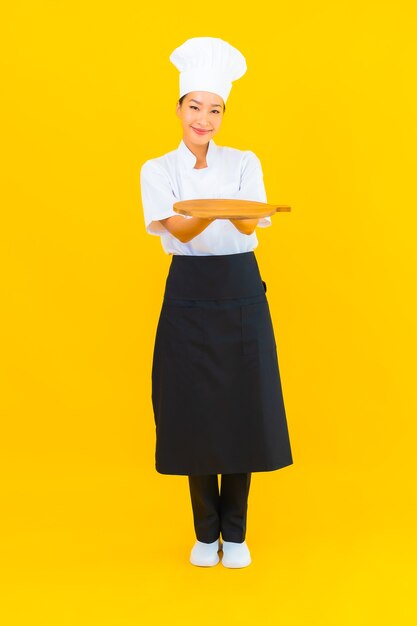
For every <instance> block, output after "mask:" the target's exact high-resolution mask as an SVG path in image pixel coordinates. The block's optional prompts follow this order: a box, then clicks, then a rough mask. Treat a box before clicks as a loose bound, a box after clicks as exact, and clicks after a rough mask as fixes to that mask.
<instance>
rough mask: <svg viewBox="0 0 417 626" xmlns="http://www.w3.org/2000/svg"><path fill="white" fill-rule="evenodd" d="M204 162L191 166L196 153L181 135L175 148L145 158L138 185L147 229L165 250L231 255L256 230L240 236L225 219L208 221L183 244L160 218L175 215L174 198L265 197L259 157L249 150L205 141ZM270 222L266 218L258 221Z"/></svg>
mask: <svg viewBox="0 0 417 626" xmlns="http://www.w3.org/2000/svg"><path fill="white" fill-rule="evenodd" d="M206 162H207V167H205V168H201V169H195V168H194V165H195V163H196V157H195V155H194V154H193V153H192V152H191V150H190V149H189V148H188V147H187V146H186V144H185V143H184V141H183V140H182V139H181V141H180V144H179V146H178V148H177V149H176V150H172V151H171V152H168V153H167V154H164V155H163V156H160V157H157V158H154V159H149V160H148V161H146V162H145V163H144V164H143V165H142V167H141V170H140V186H141V195H142V205H143V215H144V220H145V228H146V231H147V232H148V233H149V234H150V235H157V236H160V238H161V244H162V247H163V249H164V251H165V253H166V254H189V255H209V254H236V253H239V252H249V251H250V250H254V249H255V248H256V247H257V245H258V239H257V236H256V229H255V231H254V232H253V233H252V234H250V235H245V234H243V233H241V232H239V231H238V230H237V228H236V227H235V226H234V225H233V224H232V222H231V221H230V220H228V219H216V220H213V221H212V222H211V223H210V224H209V225H208V226H207V227H206V228H205V229H204V230H203V231H202V232H201V233H199V234H198V235H196V236H195V237H194V238H193V239H191V240H190V241H188V242H187V243H183V242H181V241H180V240H179V239H177V237H174V236H173V235H172V234H171V233H170V232H169V231H168V229H166V228H165V226H164V225H163V224H162V223H161V222H159V220H161V219H164V218H167V217H171V216H180V217H182V218H184V219H189V218H190V216H186V215H180V214H179V213H177V212H176V211H174V209H173V206H172V205H173V204H174V202H178V201H180V200H192V199H196V198H198V199H200V198H240V199H241V200H255V201H257V202H267V199H266V192H265V187H264V182H263V173H262V166H261V163H260V160H259V158H258V157H257V156H256V154H255V153H254V152H252V151H251V150H238V149H236V148H230V147H227V146H218V145H217V144H216V143H215V142H214V141H213V139H211V140H210V142H209V145H208V150H207V154H206ZM270 225H271V218H270V217H263V218H260V219H259V222H258V224H257V226H260V227H263V228H265V227H267V226H270Z"/></svg>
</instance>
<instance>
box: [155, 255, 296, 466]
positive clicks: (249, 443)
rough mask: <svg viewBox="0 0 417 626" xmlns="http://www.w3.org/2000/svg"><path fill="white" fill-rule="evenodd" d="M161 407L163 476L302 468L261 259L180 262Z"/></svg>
mask: <svg viewBox="0 0 417 626" xmlns="http://www.w3.org/2000/svg"><path fill="white" fill-rule="evenodd" d="M152 405H153V411H154V419H155V428H156V451H155V466H156V470H157V471H158V472H159V473H161V474H180V475H193V474H233V473H242V472H264V471H270V470H276V469H279V468H281V467H284V466H287V465H291V464H292V463H293V459H292V455H291V446H290V440H289V434H288V428H287V420H286V414H285V408H284V401H283V396H282V389H281V380H280V374H279V367H278V357H277V347H276V342H275V337H274V330H273V326H272V320H271V315H270V311H269V305H268V301H267V297H266V283H265V282H264V281H263V280H262V279H261V276H260V273H259V268H258V263H257V260H256V257H255V254H254V252H253V251H250V252H243V253H237V254H223V255H205V256H194V255H177V254H174V255H173V256H172V261H171V265H170V268H169V272H168V276H167V280H166V286H165V293H164V299H163V303H162V308H161V312H160V316H159V321H158V326H157V330H156V337H155V345H154V352H153V362H152Z"/></svg>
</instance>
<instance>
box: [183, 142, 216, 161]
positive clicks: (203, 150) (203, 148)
mask: <svg viewBox="0 0 417 626" xmlns="http://www.w3.org/2000/svg"><path fill="white" fill-rule="evenodd" d="M182 140H183V142H184V143H185V145H186V146H187V148H188V149H189V150H191V152H192V153H193V154H194V155H195V157H196V159H197V163H205V161H206V155H207V152H208V146H209V143H210V142H207V143H206V144H203V145H201V144H196V143H191V142H188V141H186V140H185V139H184V137H183V139H182Z"/></svg>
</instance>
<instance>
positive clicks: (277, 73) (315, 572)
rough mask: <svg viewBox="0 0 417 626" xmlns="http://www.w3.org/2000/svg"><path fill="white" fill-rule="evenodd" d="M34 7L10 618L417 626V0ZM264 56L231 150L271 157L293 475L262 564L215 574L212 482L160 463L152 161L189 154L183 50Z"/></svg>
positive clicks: (271, 485)
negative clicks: (198, 482) (203, 45)
mask: <svg viewBox="0 0 417 626" xmlns="http://www.w3.org/2000/svg"><path fill="white" fill-rule="evenodd" d="M146 5H147V6H143V5H142V3H139V2H124V1H120V2H116V3H108V2H104V3H103V2H86V3H81V2H79V1H76V2H52V1H40V2H14V3H12V2H9V3H7V6H6V8H4V9H2V17H1V20H0V23H1V24H2V26H1V33H0V35H1V36H0V41H1V54H0V64H1V80H0V91H1V111H0V113H1V118H0V119H1V144H2V163H1V180H2V182H1V196H2V197H1V205H2V209H1V210H2V214H1V247H0V249H1V255H2V259H1V266H2V276H3V277H2V280H1V284H2V290H1V291H2V300H3V302H2V306H1V312H2V318H3V319H2V324H1V330H2V337H1V341H2V359H1V367H2V373H1V380H2V384H3V388H2V392H1V412H2V421H1V451H0V452H1V454H0V456H1V465H2V467H1V471H2V491H1V504H2V508H3V511H2V513H1V515H0V524H1V533H0V537H1V539H0V540H1V546H0V548H1V559H0V561H1V564H0V571H1V586H0V587H1V592H0V594H1V596H2V597H1V601H0V607H1V608H0V611H1V613H2V615H1V618H2V619H1V621H2V623H4V624H5V625H7V626H14V625H15V624H19V625H25V626H29V625H30V626H35V625H38V624H39V625H42V626H46V625H48V626H49V624H51V625H53V626H61V625H62V626H63V625H65V626H67V625H77V626H96V625H97V626H107V625H112V626H130V625H136V624H144V625H153V624H175V625H176V624H181V625H183V626H188V625H189V624H202V625H204V624H213V623H219V624H229V625H232V626H233V625H235V624H236V625H237V624H239V626H242V625H245V626H246V625H252V624H254V623H255V622H256V623H259V624H261V625H262V626H270V625H271V626H272V625H276V624H282V625H283V626H327V625H332V626H345V625H349V626H350V625H352V626H362V625H368V624H375V625H376V624H378V625H380V624H390V625H392V624H395V625H398V624H401V625H405V624H407V625H408V624H414V623H415V620H416V617H417V616H416V613H417V612H416V606H415V604H414V603H413V601H412V595H413V593H412V592H413V587H414V585H415V582H416V580H415V559H416V535H415V528H416V521H417V520H416V508H415V481H416V472H415V457H416V454H415V447H416V446H415V441H416V440H415V433H416V427H415V420H416V416H417V411H416V408H417V407H416V395H415V387H416V382H415V376H416V359H415V355H416V347H417V346H416V343H417V342H416V326H415V320H416V298H415V287H416V274H415V270H416V252H415V248H416V229H415V224H416V220H415V215H416V206H417V205H416V192H415V173H416V157H415V155H416V143H417V133H416V119H417V118H416V112H417V111H416V109H417V108H416V59H417V50H416V37H415V26H416V20H415V16H414V15H413V13H412V6H413V3H412V2H409V3H407V2H402V1H397V2H385V1H382V2H376V1H375V2H363V1H361V2H359V1H358V0H353V1H352V0H350V1H349V2H347V1H342V2H332V1H330V0H328V1H320V0H319V1H316V2H306V1H302V2H297V1H295V2H291V3H287V2H285V3H278V4H277V3H273V2H270V3H267V2H264V1H262V0H261V1H260V2H257V3H256V4H255V6H254V5H253V4H250V3H248V4H243V3H242V2H233V3H228V2H217V3H184V2H181V3H174V2H169V3H168V2H167V3H165V2H164V3H160V2H159V3H156V2H151V3H146ZM207 35H208V36H215V37H221V38H223V39H225V40H226V41H229V42H230V43H231V44H233V45H235V46H236V47H237V48H238V49H240V50H241V51H242V52H243V53H244V55H245V57H246V60H247V64H248V71H247V73H246V74H245V76H244V77H242V78H241V79H240V80H239V81H236V83H234V86H233V89H232V92H231V95H230V97H229V100H228V103H227V111H226V116H225V118H224V121H223V124H222V128H221V130H220V132H219V134H218V135H216V138H215V141H216V143H218V144H220V145H230V146H233V147H236V148H239V149H250V150H253V151H254V152H255V153H256V154H257V155H258V156H259V158H260V159H261V162H262V165H263V170H264V179H265V185H266V190H267V195H268V200H269V201H270V202H276V203H288V204H289V205H290V206H291V207H292V211H291V213H289V214H288V213H286V214H277V215H275V216H274V217H273V218H272V219H273V226H272V227H270V228H269V229H260V228H259V229H257V234H258V238H259V247H258V248H257V250H256V256H257V259H258V263H259V265H260V269H261V273H262V277H263V279H264V280H265V281H266V282H267V285H268V298H269V304H270V310H271V315H272V318H273V323H274V329H275V334H276V339H277V345H278V354H279V362H280V368H281V376H282V384H283V391H284V399H285V404H286V409H287V419H288V425H289V430H290V437H291V443H292V448H293V457H294V465H293V466H290V467H287V468H284V469H282V470H280V471H276V472H269V473H255V474H253V477H252V486H251V492H250V496H249V509H248V529H247V537H246V538H247V542H248V545H249V547H250V549H251V552H252V558H253V562H252V565H251V566H250V567H248V568H245V569H241V570H227V569H226V568H224V567H223V566H222V565H221V564H219V565H218V566H217V567H215V568H198V567H194V566H192V565H191V564H190V563H189V561H188V558H189V551H190V549H191V547H192V545H193V543H194V540H195V535H194V529H193V522H192V512H191V504H190V500H189V492H188V484H187V479H186V478H185V477H181V476H163V475H160V474H158V473H156V471H155V469H154V423H153V415H152V407H151V396H150V393H151V387H150V382H151V381H150V365H151V356H152V349H153V341H154V335H155V330H156V324H157V320H158V315H159V311H160V306H161V301H162V295H163V290H164V284H165V279H166V275H167V271H168V267H169V262H170V257H168V256H167V255H165V254H164V252H163V250H162V247H161V244H160V240H159V239H158V238H157V237H153V236H150V235H148V234H147V233H146V232H145V228H144V220H143V214H142V206H141V201H140V189H139V170H140V166H141V164H142V163H143V162H144V161H145V160H147V159H149V158H153V157H156V156H160V155H162V154H164V153H165V152H167V151H169V150H172V149H174V148H176V147H177V145H178V143H179V141H180V139H181V132H180V131H181V129H180V124H179V121H178V120H177V118H176V117H175V114H174V111H175V102H176V99H177V97H178V72H177V70H176V69H175V67H174V66H173V65H172V64H171V63H170V62H169V59H168V57H169V54H170V53H171V51H172V50H173V49H174V48H175V47H177V46H178V45H180V44H181V43H183V42H184V41H185V40H186V39H188V38H189V37H194V36H207Z"/></svg>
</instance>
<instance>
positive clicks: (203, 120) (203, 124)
mask: <svg viewBox="0 0 417 626" xmlns="http://www.w3.org/2000/svg"><path fill="white" fill-rule="evenodd" d="M197 122H198V124H199V125H200V126H201V127H202V128H205V127H206V126H209V124H208V123H207V114H206V113H202V112H200V115H199V116H198V117H197Z"/></svg>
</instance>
